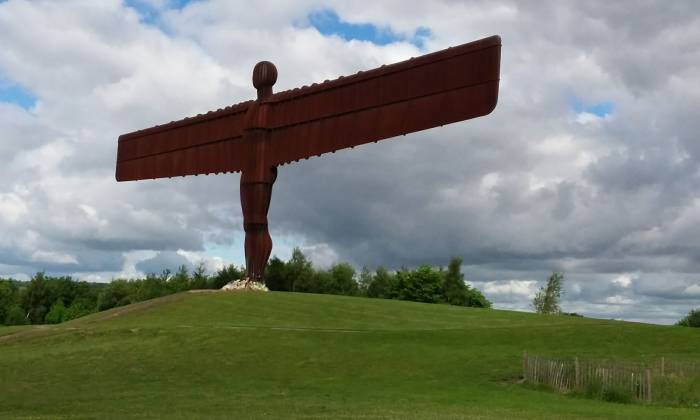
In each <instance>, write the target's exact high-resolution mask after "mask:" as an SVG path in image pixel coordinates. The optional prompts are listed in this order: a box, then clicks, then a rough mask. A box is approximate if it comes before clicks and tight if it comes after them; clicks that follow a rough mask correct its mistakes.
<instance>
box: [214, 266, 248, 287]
mask: <svg viewBox="0 0 700 420" xmlns="http://www.w3.org/2000/svg"><path fill="white" fill-rule="evenodd" d="M244 273H245V270H243V269H242V268H241V269H240V270H239V269H238V267H236V266H235V265H233V264H231V265H227V266H226V267H224V268H222V269H221V270H219V271H217V272H216V274H215V275H213V276H211V277H209V280H208V281H207V288H208V289H221V288H222V287H224V286H225V285H226V284H228V283H230V282H232V281H234V280H240V279H242V278H243V276H244Z"/></svg>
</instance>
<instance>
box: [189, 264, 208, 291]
mask: <svg viewBox="0 0 700 420" xmlns="http://www.w3.org/2000/svg"><path fill="white" fill-rule="evenodd" d="M206 287H207V270H206V268H205V267H204V263H203V262H200V263H199V264H197V267H196V268H195V269H194V271H193V272H192V279H191V284H190V289H206Z"/></svg>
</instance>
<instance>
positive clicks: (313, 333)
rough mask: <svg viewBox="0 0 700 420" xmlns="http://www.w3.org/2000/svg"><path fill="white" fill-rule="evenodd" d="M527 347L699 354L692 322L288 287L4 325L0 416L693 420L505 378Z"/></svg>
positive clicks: (567, 352)
mask: <svg viewBox="0 0 700 420" xmlns="http://www.w3.org/2000/svg"><path fill="white" fill-rule="evenodd" d="M523 350H527V351H528V352H530V353H534V354H540V355H544V356H553V357H568V356H574V355H578V356H579V357H582V358H624V359H629V360H648V359H653V358H657V357H660V356H666V357H668V358H676V359H682V360H687V359H695V358H698V356H700V330H697V329H691V328H677V327H676V328H674V327H663V326H653V325H646V324H636V323H628V322H615V321H601V320H591V319H582V318H574V317H565V316H541V315H535V314H527V313H518V312H508V311H496V310H482V309H471V308H460V307H454V306H446V305H429V304H419V303H411V302H400V301H388V300H379V299H361V298H350V297H341V296H329V295H309V294H293V293H183V294H178V295H173V296H168V297H165V298H161V299H157V300H154V301H148V302H143V303H140V304H136V305H130V306H127V307H122V308H116V309H113V310H110V311H106V312H102V313H98V314H94V315H91V316H89V317H86V318H82V319H78V320H75V321H71V322H68V323H64V324H60V325H56V326H51V327H19V328H17V327H12V328H11V329H10V327H0V418H31V419H40V418H47V419H48V418H51V419H53V418H70V419H77V418H114V419H121V418H261V417H269V418H281V417H284V418H347V419H356V418H372V419H380V418H401V419H404V418H408V419H410V418H429V419H432V418H434V419H444V418H455V419H457V418H479V419H483V418H494V419H501V418H522V419H540V418H634V419H643V418H648V419H659V418H669V419H671V418H673V419H681V418H688V419H690V418H694V419H697V418H700V410H699V409H683V408H667V407H659V406H643V405H638V404H628V405H626V404H615V403H606V402H602V401H596V400H587V399H583V398H574V397H567V396H562V395H557V394H554V393H549V392H543V391H537V390H534V389H531V388H528V387H526V386H523V385H518V384H515V383H513V381H512V379H513V378H514V377H517V375H519V373H520V369H521V357H522V353H523Z"/></svg>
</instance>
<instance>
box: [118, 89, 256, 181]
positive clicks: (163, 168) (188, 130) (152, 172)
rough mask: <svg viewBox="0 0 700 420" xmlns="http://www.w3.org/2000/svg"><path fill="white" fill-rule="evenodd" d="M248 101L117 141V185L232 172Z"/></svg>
mask: <svg viewBox="0 0 700 420" xmlns="http://www.w3.org/2000/svg"><path fill="white" fill-rule="evenodd" d="M248 106H249V102H245V103H241V104H238V105H234V106H232V107H228V108H224V109H220V110H218V111H215V112H210V113H207V114H202V115H198V116H196V117H193V118H186V119H184V120H180V121H176V122H172V123H169V124H165V125H162V126H156V127H152V128H148V129H145V130H141V131H136V132H133V133H129V134H124V135H122V136H120V137H119V145H118V150H117V173H116V177H117V181H132V180H138V179H152V178H165V177H173V176H184V175H195V174H208V173H219V172H235V171H240V170H242V168H243V164H244V162H245V159H246V157H247V155H248V149H247V148H245V147H244V145H243V142H242V135H243V129H244V122H245V114H246V111H247V109H248Z"/></svg>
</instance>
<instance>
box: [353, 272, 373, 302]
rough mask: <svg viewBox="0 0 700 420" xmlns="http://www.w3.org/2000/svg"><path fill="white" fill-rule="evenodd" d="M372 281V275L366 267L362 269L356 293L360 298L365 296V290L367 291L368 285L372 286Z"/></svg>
mask: <svg viewBox="0 0 700 420" xmlns="http://www.w3.org/2000/svg"><path fill="white" fill-rule="evenodd" d="M372 280H373V278H372V273H371V272H370V271H369V269H368V268H367V267H366V266H364V267H362V271H360V275H359V276H358V281H357V287H358V293H359V295H360V296H367V290H368V289H369V285H370V284H372Z"/></svg>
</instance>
